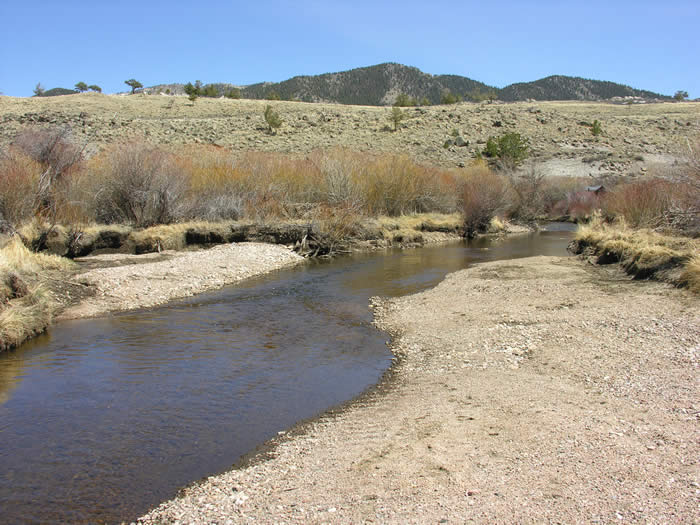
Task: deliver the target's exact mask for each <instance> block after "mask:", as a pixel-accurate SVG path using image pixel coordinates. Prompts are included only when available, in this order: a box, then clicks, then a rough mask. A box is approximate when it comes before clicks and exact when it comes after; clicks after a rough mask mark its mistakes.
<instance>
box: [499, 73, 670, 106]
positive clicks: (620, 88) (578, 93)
mask: <svg viewBox="0 0 700 525" xmlns="http://www.w3.org/2000/svg"><path fill="white" fill-rule="evenodd" d="M613 97H638V98H645V99H663V100H666V99H670V98H671V97H669V96H665V95H660V94H658V93H653V92H651V91H644V90H640V89H634V88H631V87H629V86H625V85H623V84H616V83H615V82H606V81H603V80H589V79H587V78H580V77H566V76H562V75H554V76H551V77H546V78H542V79H540V80H535V81H534V82H521V83H518V84H511V85H510V86H506V87H504V88H503V89H501V90H499V91H498V98H499V100H504V101H506V102H514V101H518V100H528V99H533V100H606V99H611V98H613Z"/></svg>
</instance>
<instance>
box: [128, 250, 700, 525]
mask: <svg viewBox="0 0 700 525" xmlns="http://www.w3.org/2000/svg"><path fill="white" fill-rule="evenodd" d="M375 313H376V318H377V324H378V326H379V327H381V328H383V329H385V330H387V331H389V332H390V333H392V334H394V340H393V350H394V353H395V355H396V364H395V366H394V367H393V370H392V372H391V373H390V374H389V375H388V377H387V379H386V380H385V381H384V382H383V383H382V384H381V385H380V386H379V387H378V388H377V389H376V390H374V391H373V392H371V393H369V394H367V395H366V396H364V397H362V398H361V399H359V400H358V401H356V402H354V403H351V404H349V405H348V406H347V407H345V408H343V409H340V410H337V411H336V412H334V413H330V414H328V415H326V416H324V417H322V418H321V419H320V420H316V421H312V422H309V423H306V424H302V425H301V426H299V427H298V428H296V429H294V430H292V431H291V432H289V433H288V434H282V435H280V437H279V439H277V440H276V443H273V444H271V445H270V446H269V447H268V448H267V449H265V450H264V451H262V452H261V453H260V454H259V456H258V457H257V458H253V459H252V460H251V461H250V462H249V463H247V464H244V465H243V466H242V467H241V468H238V469H234V470H231V471H230V472H227V473H225V474H221V475H218V476H213V477H211V478H208V479H207V480H205V481H203V482H202V483H201V484H198V485H195V486H192V487H190V488H188V489H186V490H184V491H183V494H182V495H181V497H179V498H177V499H174V500H172V501H169V502H166V503H164V504H163V505H161V506H160V507H158V508H156V509H154V510H153V511H151V512H150V513H149V514H148V515H147V516H145V517H143V518H141V520H140V522H141V523H222V524H223V523H248V522H259V523H544V522H547V523H613V522H614V523H698V521H700V510H699V504H700V485H698V481H699V480H698V474H699V473H700V469H698V458H700V446H699V443H698V438H699V437H700V433H699V432H698V418H699V416H700V410H699V406H698V399H699V397H698V374H697V372H698V350H700V303H699V302H698V299H697V297H695V296H691V295H690V294H688V293H686V292H683V291H679V290H677V289H673V288H670V287H669V286H667V285H663V284H658V283H650V282H637V281H631V280H630V279H629V278H628V277H626V276H623V275H621V274H619V273H617V271H616V270H615V269H612V268H610V269H608V268H601V267H594V266H592V265H590V264H588V263H587V262H584V261H581V260H578V259H574V258H553V257H537V258H530V259H521V260H516V261H504V262H494V263H487V264H483V265H478V266H476V267H473V268H470V269H467V270H464V271H460V272H457V273H454V274H451V275H449V276H448V277H447V278H446V279H445V281H444V282H442V283H441V284H440V285H439V286H437V287H436V288H435V289H432V290H429V291H426V292H423V293H420V294H417V295H413V296H409V297H403V298H398V299H394V300H391V301H389V302H384V301H381V300H377V301H376V304H375Z"/></svg>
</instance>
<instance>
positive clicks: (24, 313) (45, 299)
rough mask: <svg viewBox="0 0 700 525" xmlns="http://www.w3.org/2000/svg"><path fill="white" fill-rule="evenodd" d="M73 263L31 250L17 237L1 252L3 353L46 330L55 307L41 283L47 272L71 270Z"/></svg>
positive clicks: (0, 335) (0, 333)
mask: <svg viewBox="0 0 700 525" xmlns="http://www.w3.org/2000/svg"><path fill="white" fill-rule="evenodd" d="M73 264H74V263H72V262H71V261H69V260H67V259H63V258H62V257H57V256H55V255H45V254H38V253H34V252H32V251H30V250H28V249H27V248H26V247H25V246H24V244H23V243H22V242H21V240H20V239H19V238H18V237H17V236H14V237H13V238H12V239H11V240H10V242H9V243H8V244H7V245H6V246H5V247H4V248H3V249H2V250H0V350H5V349H8V348H13V347H15V346H17V345H18V344H20V343H21V342H22V341H24V340H25V339H27V338H29V337H31V336H32V335H34V334H37V333H40V332H42V331H44V330H45V329H46V327H47V326H48V324H49V323H50V322H51V317H52V315H53V310H54V304H53V300H52V299H51V296H50V295H49V294H48V292H47V291H46V288H45V286H44V285H43V284H42V277H43V273H44V272H45V271H47V270H68V269H70V268H71V267H72V266H73Z"/></svg>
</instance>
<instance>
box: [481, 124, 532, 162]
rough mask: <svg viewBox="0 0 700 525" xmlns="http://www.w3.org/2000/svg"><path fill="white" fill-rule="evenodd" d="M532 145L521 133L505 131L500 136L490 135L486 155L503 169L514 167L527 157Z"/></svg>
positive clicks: (485, 150)
mask: <svg viewBox="0 0 700 525" xmlns="http://www.w3.org/2000/svg"><path fill="white" fill-rule="evenodd" d="M529 150H530V146H529V145H528V141H527V139H525V138H523V137H521V136H520V133H513V132H511V133H505V134H504V135H501V136H500V137H498V138H496V137H489V139H488V141H487V142H486V148H485V149H484V152H483V153H484V155H486V156H487V157H489V158H492V159H494V160H495V161H496V166H497V167H499V168H501V169H514V168H516V167H517V166H519V165H520V164H522V162H523V161H524V160H525V159H526V158H527V156H528V154H529Z"/></svg>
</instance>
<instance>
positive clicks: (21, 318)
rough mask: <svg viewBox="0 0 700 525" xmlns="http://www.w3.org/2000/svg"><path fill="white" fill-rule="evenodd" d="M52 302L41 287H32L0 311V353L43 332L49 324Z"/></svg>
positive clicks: (52, 307)
mask: <svg viewBox="0 0 700 525" xmlns="http://www.w3.org/2000/svg"><path fill="white" fill-rule="evenodd" d="M53 310H54V306H53V301H52V299H51V297H50V296H49V294H48V293H47V292H46V290H45V289H44V288H43V287H42V286H41V285H37V286H34V287H33V288H31V289H30V290H29V293H28V294H27V295H26V296H25V297H22V298H19V299H14V300H13V301H10V303H9V304H7V305H5V306H4V307H2V309H1V310H0V351H2V350H5V349H9V348H14V347H15V346H18V345H19V344H20V343H22V342H23V341H24V340H26V339H28V338H29V337H31V336H33V335H35V334H38V333H41V332H43V331H44V330H45V329H46V327H47V326H48V325H49V324H50V323H51V318H52V316H53Z"/></svg>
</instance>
